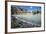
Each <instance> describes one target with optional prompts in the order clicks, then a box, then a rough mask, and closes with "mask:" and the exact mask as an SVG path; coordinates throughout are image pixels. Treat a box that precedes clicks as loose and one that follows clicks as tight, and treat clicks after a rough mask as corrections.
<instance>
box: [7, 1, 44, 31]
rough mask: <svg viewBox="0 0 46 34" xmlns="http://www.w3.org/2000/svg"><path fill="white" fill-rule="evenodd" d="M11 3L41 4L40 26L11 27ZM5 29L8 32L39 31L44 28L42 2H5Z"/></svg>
mask: <svg viewBox="0 0 46 34" xmlns="http://www.w3.org/2000/svg"><path fill="white" fill-rule="evenodd" d="M11 5H24V6H25V5H26V6H33V5H35V6H41V8H42V10H41V11H42V12H41V27H40V28H19V29H11ZM7 9H8V11H7V13H8V14H7V15H8V18H7V24H8V25H7V28H8V29H7V30H8V32H23V31H39V30H44V4H32V3H19V2H8V3H7Z"/></svg>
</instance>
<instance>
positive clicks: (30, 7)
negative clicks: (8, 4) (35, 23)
mask: <svg viewBox="0 0 46 34" xmlns="http://www.w3.org/2000/svg"><path fill="white" fill-rule="evenodd" d="M12 7H20V8H22V9H25V10H41V7H40V6H16V5H12Z"/></svg>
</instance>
